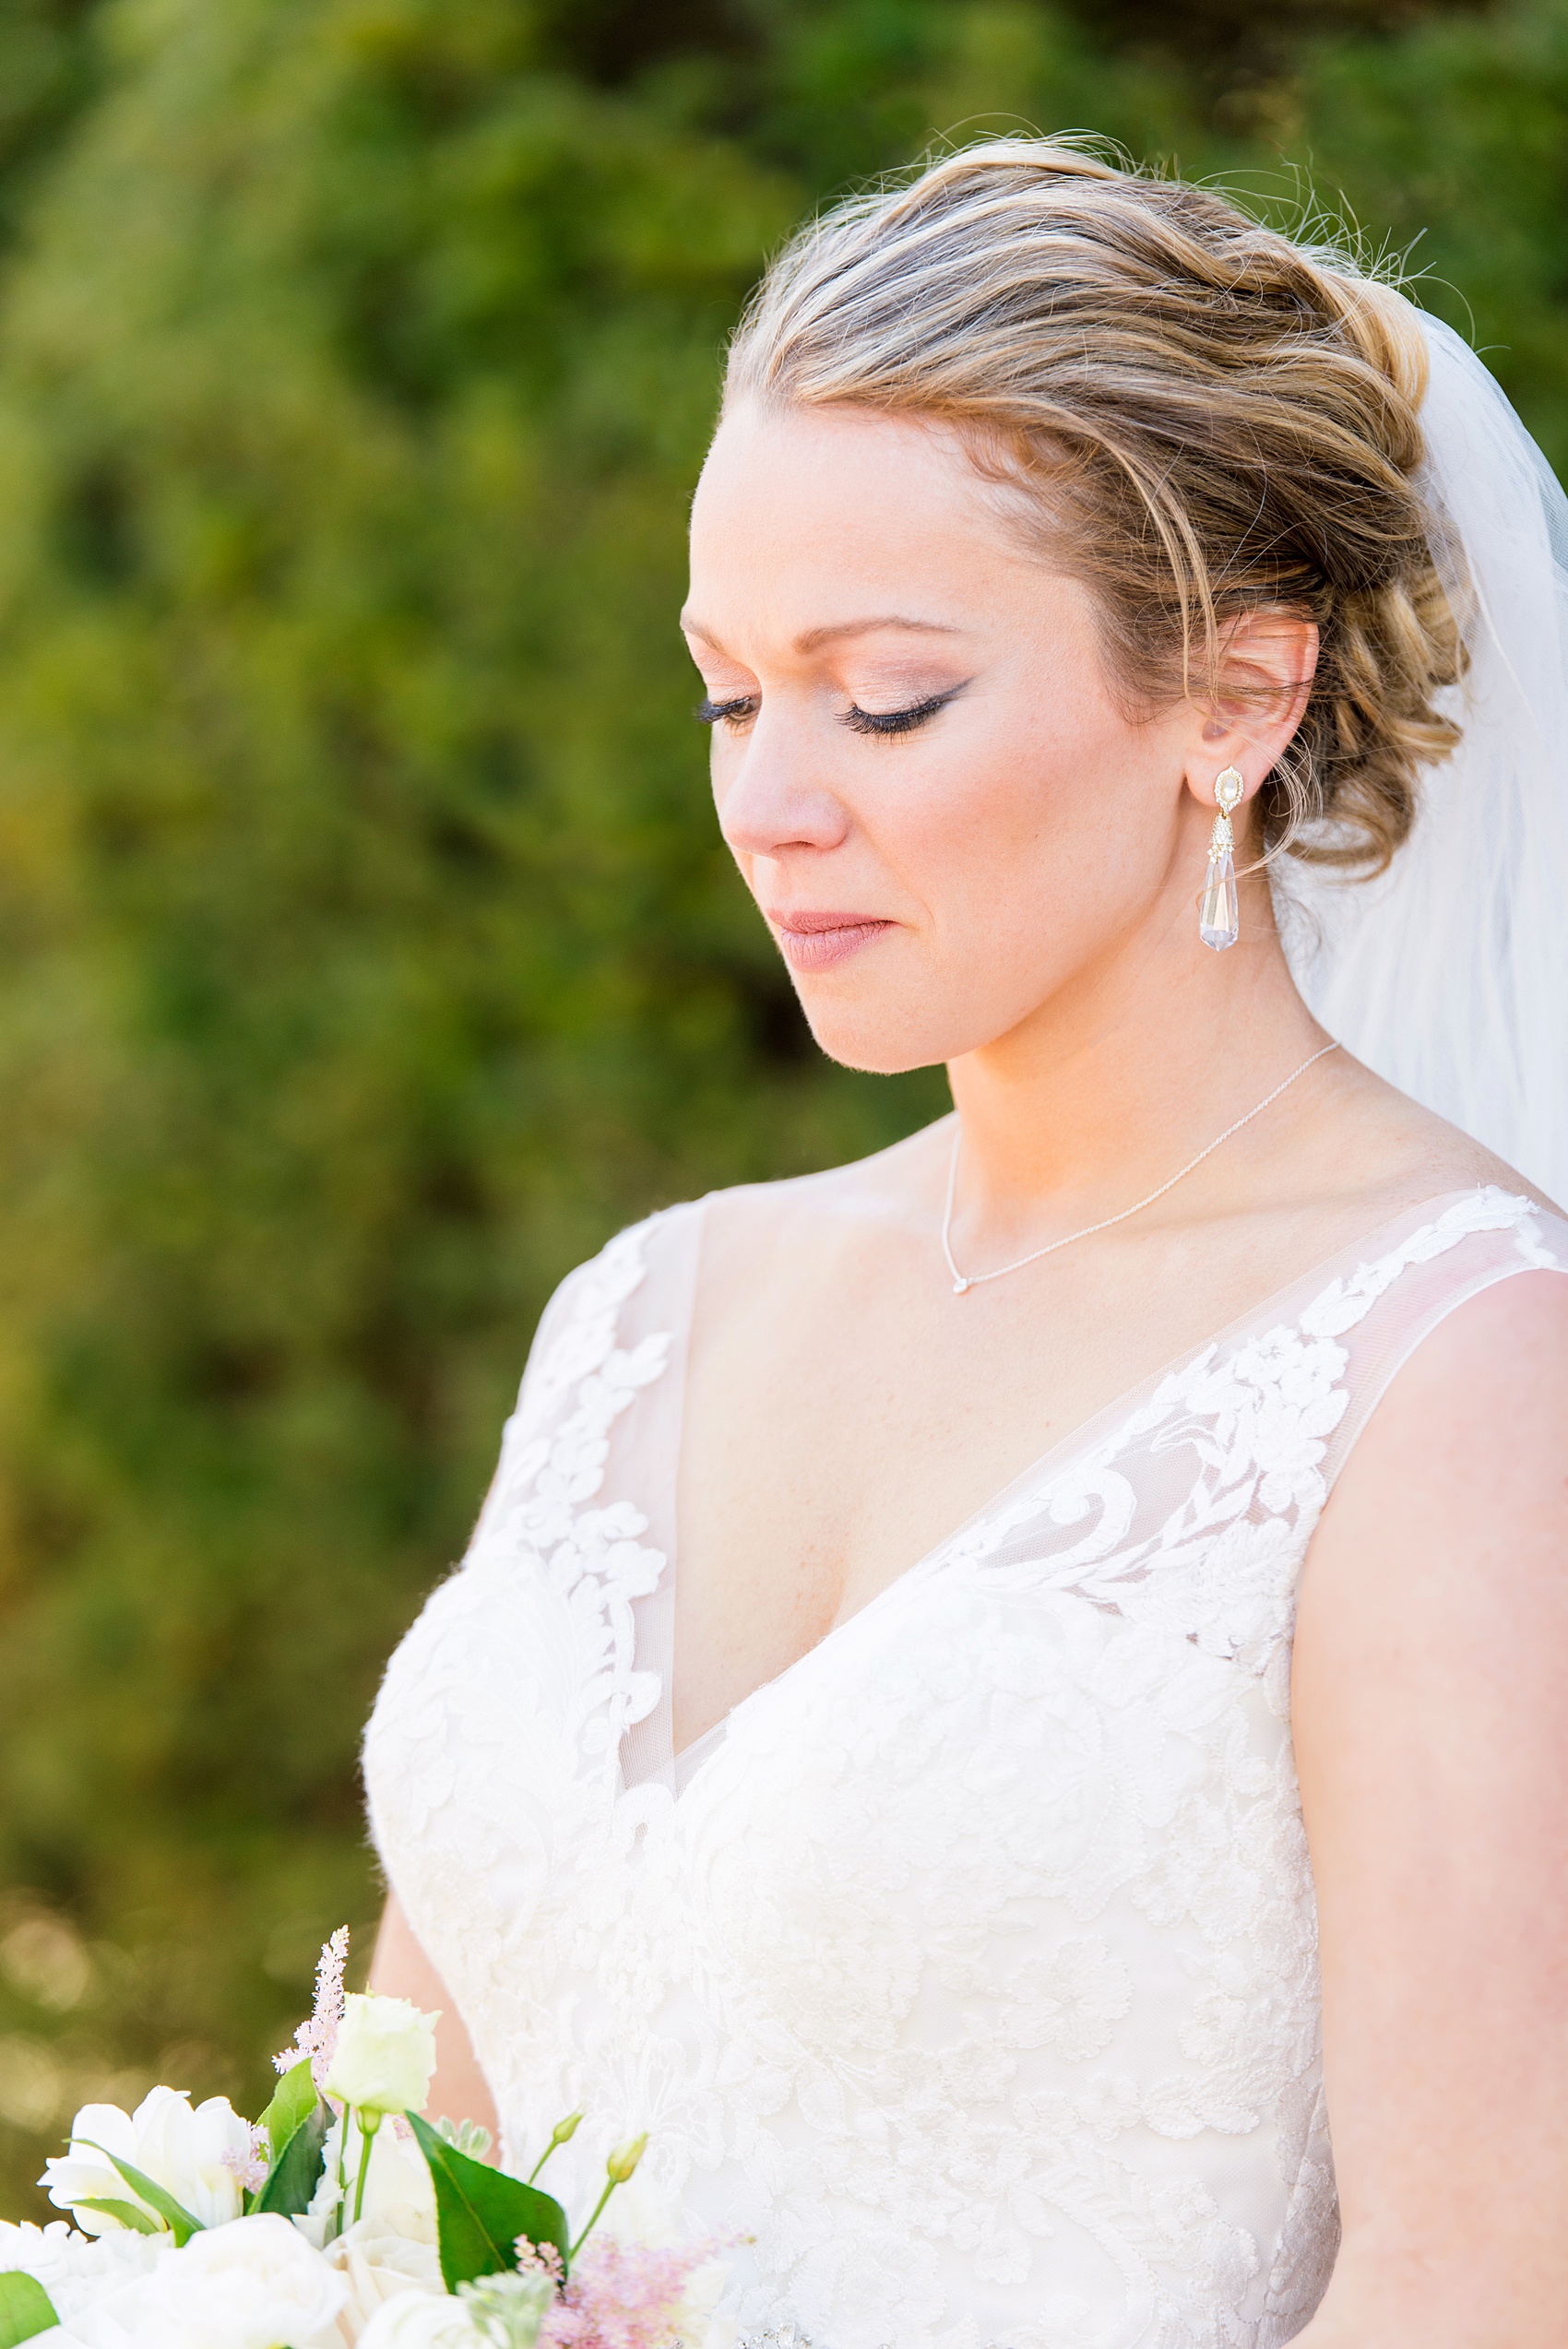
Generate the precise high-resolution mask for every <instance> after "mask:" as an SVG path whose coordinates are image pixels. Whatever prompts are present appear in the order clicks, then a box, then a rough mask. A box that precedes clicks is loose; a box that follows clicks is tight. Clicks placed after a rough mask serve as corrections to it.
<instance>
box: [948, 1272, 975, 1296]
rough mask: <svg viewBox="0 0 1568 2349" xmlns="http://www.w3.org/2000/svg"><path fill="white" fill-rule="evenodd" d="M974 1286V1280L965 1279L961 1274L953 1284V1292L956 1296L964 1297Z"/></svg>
mask: <svg viewBox="0 0 1568 2349" xmlns="http://www.w3.org/2000/svg"><path fill="white" fill-rule="evenodd" d="M973 1287H974V1283H973V1281H972V1280H965V1279H964V1278H963V1276H962V1275H960V1276H959V1277H958V1279H956V1281H955V1282H954V1284H953V1294H954V1296H955V1297H962V1296H963V1295H964V1293H965V1291H966V1290H968V1289H971V1288H973Z"/></svg>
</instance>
